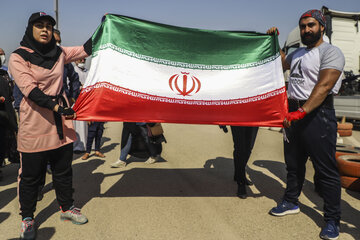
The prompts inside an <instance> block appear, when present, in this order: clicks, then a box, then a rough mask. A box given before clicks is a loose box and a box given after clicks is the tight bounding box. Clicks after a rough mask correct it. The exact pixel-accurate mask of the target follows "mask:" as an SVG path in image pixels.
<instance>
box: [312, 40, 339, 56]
mask: <svg viewBox="0 0 360 240" xmlns="http://www.w3.org/2000/svg"><path fill="white" fill-rule="evenodd" d="M318 49H319V52H320V53H326V52H334V53H337V54H343V53H342V51H341V49H340V48H338V47H337V46H334V45H332V44H330V43H327V42H323V43H322V44H321V45H320V46H319V47H318Z"/></svg>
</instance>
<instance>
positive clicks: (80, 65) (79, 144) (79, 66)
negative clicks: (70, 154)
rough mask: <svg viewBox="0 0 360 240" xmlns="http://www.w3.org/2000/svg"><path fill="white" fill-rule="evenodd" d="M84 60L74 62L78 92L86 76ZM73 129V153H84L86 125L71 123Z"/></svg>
mask: <svg viewBox="0 0 360 240" xmlns="http://www.w3.org/2000/svg"><path fill="white" fill-rule="evenodd" d="M85 62H86V59H85V58H82V59H79V60H77V61H75V66H74V70H75V72H76V73H77V74H78V75H79V81H80V83H81V86H80V90H81V89H82V86H83V85H84V84H85V80H86V78H87V75H88V70H87V69H86V68H85ZM73 124H74V128H75V131H76V137H77V139H76V141H75V142H74V152H85V151H86V139H87V136H88V124H87V123H86V121H77V120H74V121H73Z"/></svg>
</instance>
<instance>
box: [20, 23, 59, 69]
mask: <svg viewBox="0 0 360 240" xmlns="http://www.w3.org/2000/svg"><path fill="white" fill-rule="evenodd" d="M33 25H34V24H33V23H29V24H28V26H27V27H26V31H25V35H24V37H23V39H22V41H21V42H20V45H21V46H24V47H27V48H30V49H32V50H33V51H34V53H33V54H31V58H30V59H29V60H30V62H31V63H32V64H35V65H38V66H41V67H44V68H47V69H51V68H52V67H53V66H54V64H55V63H56V61H57V60H58V58H59V56H60V54H61V52H62V50H61V48H60V47H58V46H57V45H56V41H55V38H54V36H52V37H51V40H50V42H49V43H47V44H42V43H40V42H38V41H36V40H35V39H34V36H33Z"/></svg>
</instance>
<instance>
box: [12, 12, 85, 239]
mask: <svg viewBox="0 0 360 240" xmlns="http://www.w3.org/2000/svg"><path fill="white" fill-rule="evenodd" d="M54 25H55V20H54V19H53V18H52V17H51V16H49V15H47V14H46V13H44V12H37V13H33V14H32V15H31V16H30V18H29V20H28V26H27V28H26V31H25V34H24V37H23V39H22V41H21V42H20V45H21V46H20V48H18V49H17V50H15V51H14V52H13V53H12V54H11V56H10V61H9V70H10V72H11V75H12V76H13V78H14V80H15V82H16V84H17V86H18V87H19V89H20V91H21V92H22V94H23V95H24V97H23V99H22V100H21V103H20V124H19V134H18V150H19V152H21V168H20V170H19V186H18V193H19V202H20V211H21V216H22V224H21V235H20V238H21V239H34V238H35V236H36V227H35V223H34V211H35V208H36V198H37V193H38V188H39V185H40V184H41V183H42V182H43V181H44V180H43V179H44V177H45V172H46V165H47V163H48V161H49V162H50V164H51V170H52V173H53V174H52V177H53V184H54V188H55V193H56V198H57V201H58V203H59V205H60V209H61V211H60V217H61V219H62V220H71V221H72V222H73V223H77V224H83V223H86V222H87V218H86V217H85V216H84V215H83V214H81V213H80V210H79V209H78V208H75V207H74V205H73V201H74V200H73V198H72V195H73V189H72V166H71V163H72V154H73V151H72V142H73V141H74V140H75V139H76V135H75V131H74V129H73V126H72V121H71V120H68V119H72V118H74V117H75V112H74V111H73V110H72V109H71V108H69V102H68V100H67V97H66V95H65V93H64V92H63V90H62V89H63V72H64V69H63V67H64V64H66V63H69V62H71V61H75V60H77V59H80V58H83V57H86V56H88V55H89V54H91V45H92V44H91V40H89V41H88V42H87V43H86V44H84V46H79V47H58V46H57V45H56V42H55V39H54V38H53V26H54ZM65 117H66V118H68V119H66V118H65Z"/></svg>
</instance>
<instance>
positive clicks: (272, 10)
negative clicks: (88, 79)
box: [0, 0, 360, 65]
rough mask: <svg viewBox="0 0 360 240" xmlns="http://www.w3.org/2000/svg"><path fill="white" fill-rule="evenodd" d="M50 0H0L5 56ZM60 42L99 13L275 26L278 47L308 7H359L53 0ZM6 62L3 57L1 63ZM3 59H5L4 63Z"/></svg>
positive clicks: (358, 5) (356, 8)
mask: <svg viewBox="0 0 360 240" xmlns="http://www.w3.org/2000/svg"><path fill="white" fill-rule="evenodd" d="M54 2H55V1H54V0H0V6H1V8H0V12H1V13H0V32H1V34H0V48H3V49H4V51H5V53H6V57H7V59H8V58H9V55H10V53H11V52H12V51H14V50H15V49H16V48H17V47H18V46H19V43H20V41H21V39H22V37H23V35H24V33H25V28H26V25H27V21H28V18H29V17H30V15H31V14H32V13H34V12H38V11H44V12H46V13H47V14H50V15H52V16H54V17H55V12H54ZM58 2H59V21H58V23H59V29H60V31H61V36H62V45H63V46H76V45H82V44H83V43H85V42H86V40H87V39H89V38H90V37H91V35H92V34H93V33H94V32H95V30H96V28H97V27H98V26H99V24H100V21H101V17H102V16H103V15H104V14H105V13H114V14H120V15H125V16H129V17H135V18H140V19H144V20H149V21H154V22H159V23H164V24H170V25H175V26H181V27H191V28H201V29H212V30H238V31H256V32H263V33H264V32H266V30H267V29H268V28H270V27H272V26H276V27H278V28H279V31H280V36H279V42H280V45H281V47H282V46H283V45H284V42H285V41H286V38H287V35H288V34H289V33H290V31H291V30H292V29H293V28H294V27H295V26H296V25H297V24H298V20H299V17H300V15H301V14H302V13H303V12H305V11H307V10H309V9H320V8H321V7H322V6H326V7H328V8H330V9H333V10H338V11H349V12H360V0H301V1H294V0H250V1H243V0H178V1H175V0H141V1H140V0H96V1H95V0H58ZM6 64H7V63H6ZM6 64H5V65H6Z"/></svg>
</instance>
